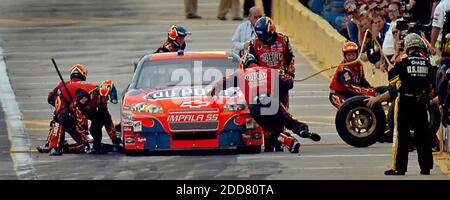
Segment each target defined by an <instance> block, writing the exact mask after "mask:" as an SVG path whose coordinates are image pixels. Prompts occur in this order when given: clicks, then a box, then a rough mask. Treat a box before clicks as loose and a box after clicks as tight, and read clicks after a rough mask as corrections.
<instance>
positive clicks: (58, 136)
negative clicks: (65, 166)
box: [45, 78, 87, 153]
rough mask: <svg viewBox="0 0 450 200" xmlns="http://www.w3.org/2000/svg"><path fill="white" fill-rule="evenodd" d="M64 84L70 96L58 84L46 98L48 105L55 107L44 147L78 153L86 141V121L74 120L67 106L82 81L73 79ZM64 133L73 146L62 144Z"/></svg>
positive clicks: (61, 85) (62, 86)
mask: <svg viewBox="0 0 450 200" xmlns="http://www.w3.org/2000/svg"><path fill="white" fill-rule="evenodd" d="M65 84H66V86H67V89H68V90H69V93H70V95H69V93H67V90H66V89H65V88H64V85H63V84H62V83H60V84H59V85H58V86H57V87H56V88H55V89H53V90H52V91H51V92H50V93H49V95H48V98H47V101H48V103H49V104H50V105H52V106H54V107H55V111H54V117H53V120H52V122H51V123H50V125H51V128H50V131H49V134H48V136H47V140H46V142H45V146H48V147H50V148H55V149H62V148H65V150H66V152H75V153H79V152H81V151H82V150H84V149H83V147H84V146H83V145H84V144H85V142H86V141H87V138H86V137H87V131H86V129H87V121H86V120H83V119H81V120H77V119H75V118H74V115H73V114H71V113H70V110H69V104H70V102H71V101H72V99H71V98H73V97H74V95H75V92H76V90H78V89H79V88H80V86H81V85H82V84H83V81H81V80H80V79H77V78H75V79H72V80H71V81H68V82H66V83H65ZM65 132H67V133H69V135H70V136H71V137H72V138H73V139H74V140H75V142H76V144H75V145H69V146H67V145H65V144H64V139H65Z"/></svg>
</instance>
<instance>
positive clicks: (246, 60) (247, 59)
mask: <svg viewBox="0 0 450 200" xmlns="http://www.w3.org/2000/svg"><path fill="white" fill-rule="evenodd" d="M252 63H253V64H258V61H257V60H256V58H255V56H253V55H252V54H249V53H246V54H244V56H242V58H241V63H240V65H239V68H240V69H247V68H248V67H249V66H250V64H252Z"/></svg>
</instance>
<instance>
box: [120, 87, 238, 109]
mask: <svg viewBox="0 0 450 200" xmlns="http://www.w3.org/2000/svg"><path fill="white" fill-rule="evenodd" d="M211 89H212V87H170V88H163V89H150V90H130V91H128V92H127V93H126V94H125V98H124V105H132V104H137V103H148V104H153V105H157V106H160V107H162V108H163V109H164V111H165V112H167V111H170V110H174V109H182V110H186V109H194V110H198V109H211V111H213V110H216V112H217V111H218V110H221V109H222V108H223V105H224V104H229V103H233V102H240V103H241V102H243V101H245V99H244V96H243V94H242V92H241V91H240V90H239V89H238V88H229V89H227V90H225V91H222V92H220V93H218V95H216V96H211V94H210V93H211V92H210V91H211Z"/></svg>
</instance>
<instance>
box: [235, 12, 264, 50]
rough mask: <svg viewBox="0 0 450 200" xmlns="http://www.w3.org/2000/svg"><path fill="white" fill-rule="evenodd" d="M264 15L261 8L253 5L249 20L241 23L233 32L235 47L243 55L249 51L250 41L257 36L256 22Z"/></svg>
mask: <svg viewBox="0 0 450 200" xmlns="http://www.w3.org/2000/svg"><path fill="white" fill-rule="evenodd" d="M262 16H263V12H262V10H261V8H258V7H252V8H250V11H249V16H248V19H249V20H247V21H245V22H243V23H242V24H240V25H239V26H238V27H237V29H236V31H235V32H234V34H233V38H232V39H231V41H232V42H233V49H234V50H236V51H238V53H239V55H240V56H242V55H244V53H245V52H246V51H247V48H248V46H249V44H250V41H251V40H253V39H254V38H255V37H256V33H255V23H256V21H258V19H259V18H261V17H262Z"/></svg>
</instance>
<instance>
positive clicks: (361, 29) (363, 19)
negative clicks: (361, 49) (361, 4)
mask: <svg viewBox="0 0 450 200" xmlns="http://www.w3.org/2000/svg"><path fill="white" fill-rule="evenodd" d="M371 28H372V20H371V19H370V18H369V14H368V13H364V12H363V13H362V14H361V15H360V23H359V24H358V44H359V46H364V45H365V44H362V42H363V39H364V34H365V33H366V31H367V30H368V29H371ZM369 38H370V37H368V39H369Z"/></svg>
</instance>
